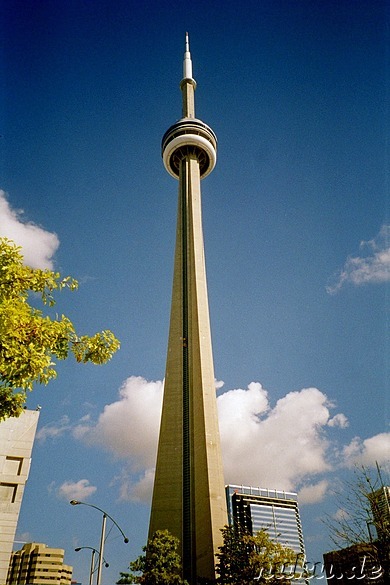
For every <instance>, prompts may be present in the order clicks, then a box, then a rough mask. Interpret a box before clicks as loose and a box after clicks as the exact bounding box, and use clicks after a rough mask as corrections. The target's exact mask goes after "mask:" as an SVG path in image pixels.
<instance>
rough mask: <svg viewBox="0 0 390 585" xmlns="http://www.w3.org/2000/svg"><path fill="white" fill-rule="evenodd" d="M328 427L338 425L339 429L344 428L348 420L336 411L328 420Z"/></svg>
mask: <svg viewBox="0 0 390 585" xmlns="http://www.w3.org/2000/svg"><path fill="white" fill-rule="evenodd" d="M328 426H329V427H340V429H346V428H347V427H348V426H349V421H348V419H347V417H346V416H345V414H343V413H341V412H340V413H338V414H336V415H335V416H334V417H333V418H331V419H329V421H328Z"/></svg>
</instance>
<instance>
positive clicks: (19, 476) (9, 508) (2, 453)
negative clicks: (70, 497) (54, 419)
mask: <svg viewBox="0 0 390 585" xmlns="http://www.w3.org/2000/svg"><path fill="white" fill-rule="evenodd" d="M38 417H39V411H38V410H25V411H24V412H23V413H22V414H21V415H20V416H19V417H18V418H15V417H11V418H8V419H7V420H5V421H2V422H1V423H0V585H4V584H5V582H6V578H7V571H8V564H9V560H10V557H11V552H12V548H13V543H14V538H15V532H16V526H17V523H18V518H19V512H20V507H21V504H22V498H23V493H24V487H25V484H26V481H27V478H28V474H29V470H30V463H31V451H32V447H33V443H34V438H35V432H36V429H37V424H38Z"/></svg>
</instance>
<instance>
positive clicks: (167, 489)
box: [149, 34, 227, 585]
mask: <svg viewBox="0 0 390 585" xmlns="http://www.w3.org/2000/svg"><path fill="white" fill-rule="evenodd" d="M180 88H181V92H182V96H183V117H182V118H181V119H180V120H179V121H178V122H177V123H176V124H174V125H173V126H171V127H170V128H169V129H168V130H167V132H166V133H165V134H164V136H163V139H162V157H163V161H164V166H165V168H166V170H167V171H168V173H169V174H170V175H172V176H173V177H174V178H175V179H178V180H179V203H178V216H177V229H176V249H175V263H174V276H173V290H172V306H171V317H170V329H169V339H168V352H167V363H166V372H165V387H164V399H163V409H162V416H161V427H160V438H159V445H158V454H157V463H156V475H155V481H154V491H153V500H152V510H151V518H150V526H149V538H150V537H151V536H152V535H153V534H154V532H155V531H156V530H164V529H167V530H169V532H170V533H171V534H173V535H174V536H176V537H177V538H178V539H179V541H180V551H179V552H180V554H181V558H182V563H183V577H184V578H185V579H187V581H188V582H189V583H190V585H195V583H196V582H197V579H198V578H209V579H214V578H215V553H216V552H217V550H218V547H219V546H220V545H221V544H222V535H221V531H220V530H221V528H223V526H225V524H227V515H226V501H225V492H224V479H223V469H222V457H221V449H220V440H219V429H218V414H217V402H216V390H215V379H214V365H213V355H212V346H211V333H210V319H209V306H208V297H207V283H206V267H205V258H204V246H203V230H202V213H201V191H200V181H201V179H203V178H205V177H207V175H209V174H210V173H211V171H212V170H213V169H214V167H215V164H216V159H217V138H216V136H215V134H214V132H213V131H212V130H211V128H210V127H209V126H207V125H206V124H205V123H204V122H202V121H201V120H199V119H198V118H196V117H195V100H194V93H195V88H196V82H195V80H194V78H193V76H192V61H191V55H190V49H189V41H188V34H186V44H185V53H184V63H183V79H182V81H181V83H180Z"/></svg>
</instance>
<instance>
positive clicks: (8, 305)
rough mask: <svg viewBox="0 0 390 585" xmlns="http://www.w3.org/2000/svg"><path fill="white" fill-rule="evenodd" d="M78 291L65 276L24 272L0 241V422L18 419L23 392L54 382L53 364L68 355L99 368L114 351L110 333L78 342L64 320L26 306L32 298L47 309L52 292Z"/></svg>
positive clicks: (15, 253)
mask: <svg viewBox="0 0 390 585" xmlns="http://www.w3.org/2000/svg"><path fill="white" fill-rule="evenodd" d="M77 287H78V283H77V281H76V280H74V279H73V278H71V277H69V276H68V277H66V278H61V276H60V274H59V273H57V272H53V271H51V270H41V269H38V268H31V267H29V266H25V265H24V264H23V256H22V254H21V251H20V248H19V247H18V246H16V245H15V244H14V243H13V242H12V241H10V240H8V239H6V238H0V420H3V419H5V418H7V417H9V416H19V415H20V414H21V412H22V410H23V406H24V404H25V402H26V392H27V391H28V390H32V389H33V385H34V384H35V383H39V384H47V383H48V382H49V381H50V380H51V379H52V378H55V377H56V375H57V374H56V370H55V362H53V359H55V358H57V359H58V360H63V359H66V358H67V357H68V355H69V353H73V355H74V356H75V358H76V360H77V361H78V362H84V363H85V362H92V363H94V364H104V363H106V362H107V361H108V360H109V359H110V358H111V357H112V355H113V354H114V353H115V351H117V349H118V348H119V341H118V340H117V339H116V337H115V336H114V334H113V333H112V332H111V331H108V330H106V331H101V332H100V333H96V334H95V335H93V336H92V337H90V336H88V335H82V336H79V335H78V334H77V333H76V331H75V329H74V326H73V324H72V322H71V321H70V320H69V319H68V318H67V317H65V316H64V315H62V316H61V317H60V318H59V317H56V318H51V317H50V316H48V315H44V314H43V312H42V311H41V310H39V309H37V308H35V307H33V306H32V305H31V304H30V302H29V300H30V297H31V295H32V294H33V295H35V297H37V296H38V298H39V296H40V298H41V301H42V303H43V305H46V306H48V307H52V306H53V305H54V304H55V300H54V296H53V293H54V292H55V291H60V290H62V289H64V288H68V289H69V290H76V289H77Z"/></svg>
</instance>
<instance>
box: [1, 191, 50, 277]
mask: <svg viewBox="0 0 390 585" xmlns="http://www.w3.org/2000/svg"><path fill="white" fill-rule="evenodd" d="M0 237H6V238H8V239H10V240H13V241H14V242H15V243H16V244H17V245H18V246H21V247H22V253H23V256H24V261H25V263H26V264H27V265H29V266H32V267H33V268H42V269H45V268H49V269H52V268H53V260H52V258H53V255H54V254H55V252H56V251H57V249H58V246H59V244H60V242H59V239H58V237H57V235H56V234H54V233H51V232H48V231H47V230H45V229H43V228H42V227H40V226H39V225H37V224H35V223H33V222H31V221H24V219H23V211H21V210H17V209H12V207H11V205H10V204H9V202H8V200H7V196H6V194H5V192H4V191H3V190H1V189H0Z"/></svg>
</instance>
